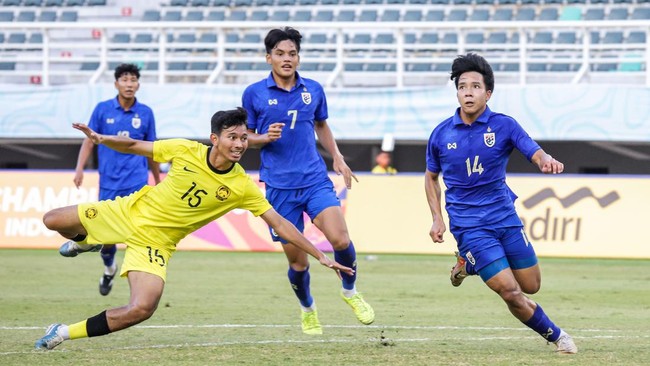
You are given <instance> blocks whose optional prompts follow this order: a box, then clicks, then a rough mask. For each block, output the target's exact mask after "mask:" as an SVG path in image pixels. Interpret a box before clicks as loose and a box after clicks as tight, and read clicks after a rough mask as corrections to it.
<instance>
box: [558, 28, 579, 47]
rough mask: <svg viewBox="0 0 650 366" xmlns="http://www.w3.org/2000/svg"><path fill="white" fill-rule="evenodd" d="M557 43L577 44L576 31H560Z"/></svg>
mask: <svg viewBox="0 0 650 366" xmlns="http://www.w3.org/2000/svg"><path fill="white" fill-rule="evenodd" d="M555 43H557V44H576V43H577V36H576V32H572V31H566V32H560V33H558V34H557V38H556V39H555Z"/></svg>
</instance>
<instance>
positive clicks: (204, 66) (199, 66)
mask: <svg viewBox="0 0 650 366" xmlns="http://www.w3.org/2000/svg"><path fill="white" fill-rule="evenodd" d="M213 68H214V66H213V65H212V64H210V63H209V62H205V61H200V62H190V64H189V66H188V68H187V69H188V70H190V71H207V70H210V69H213Z"/></svg>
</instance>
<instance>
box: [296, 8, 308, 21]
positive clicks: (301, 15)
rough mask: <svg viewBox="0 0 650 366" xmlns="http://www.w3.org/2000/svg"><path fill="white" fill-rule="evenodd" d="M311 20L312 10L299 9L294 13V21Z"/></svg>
mask: <svg viewBox="0 0 650 366" xmlns="http://www.w3.org/2000/svg"><path fill="white" fill-rule="evenodd" d="M310 20H311V10H298V11H296V12H295V13H294V14H293V19H292V21H294V22H308V21H310Z"/></svg>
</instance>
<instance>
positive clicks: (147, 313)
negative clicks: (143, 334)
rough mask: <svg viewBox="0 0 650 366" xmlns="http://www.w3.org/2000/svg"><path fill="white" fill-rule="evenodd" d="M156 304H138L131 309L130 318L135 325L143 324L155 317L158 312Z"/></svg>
mask: <svg viewBox="0 0 650 366" xmlns="http://www.w3.org/2000/svg"><path fill="white" fill-rule="evenodd" d="M157 307H158V306H157V305H156V304H136V305H133V306H130V307H129V317H130V318H131V320H132V321H133V324H137V323H140V322H143V321H145V320H147V319H149V318H151V316H152V315H153V313H155V312H156V308H157Z"/></svg>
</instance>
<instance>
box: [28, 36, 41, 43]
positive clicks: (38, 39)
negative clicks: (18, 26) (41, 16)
mask: <svg viewBox="0 0 650 366" xmlns="http://www.w3.org/2000/svg"><path fill="white" fill-rule="evenodd" d="M27 43H31V44H41V43H43V33H32V34H30V35H29V38H28V39H27Z"/></svg>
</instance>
